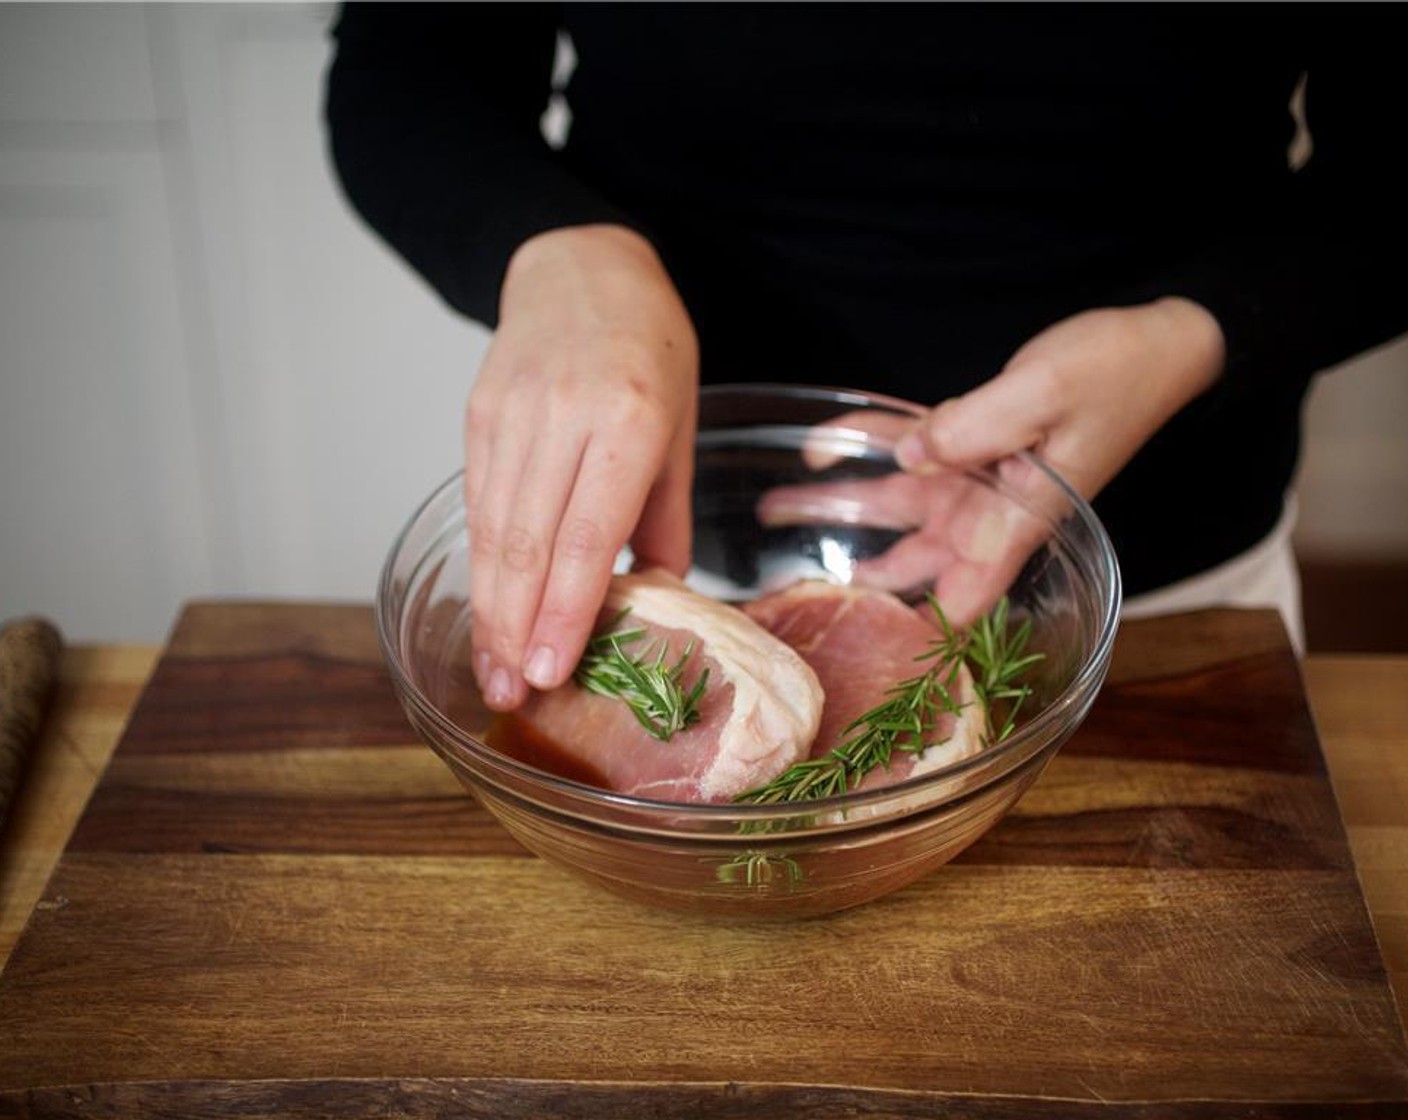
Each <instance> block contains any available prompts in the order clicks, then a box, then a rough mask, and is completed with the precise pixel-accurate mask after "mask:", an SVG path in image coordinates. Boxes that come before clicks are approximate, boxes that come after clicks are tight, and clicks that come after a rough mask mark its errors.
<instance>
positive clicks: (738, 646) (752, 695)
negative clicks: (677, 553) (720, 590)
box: [517, 569, 822, 802]
mask: <svg viewBox="0 0 1408 1120" xmlns="http://www.w3.org/2000/svg"><path fill="white" fill-rule="evenodd" d="M623 609H628V610H629V613H628V614H627V615H626V616H625V617H624V618H622V619H620V621H619V622H618V621H617V618H618V616H619V615H620V613H621V611H622V610H623ZM638 627H645V628H646V630H647V633H646V636H645V638H644V639H642V641H641V642H640V643H639V644H637V645H632V646H629V647H627V652H628V653H632V654H643V653H645V652H646V649H647V647H649V646H650V645H651V644H652V643H655V642H658V641H659V640H660V639H662V638H663V639H665V640H666V641H667V642H668V643H669V653H668V654H667V656H666V661H667V662H668V663H670V664H673V663H674V661H675V660H676V659H677V658H678V657H679V655H680V654H681V653H682V652H683V651H684V648H685V646H686V645H687V644H688V643H690V642H693V643H694V650H693V652H692V653H691V655H690V658H689V661H688V663H687V666H686V669H685V672H684V678H683V684H684V686H685V689H686V691H687V690H688V689H689V688H690V687H692V686H693V684H694V682H695V681H696V680H697V679H698V676H699V674H700V673H701V672H702V671H703V669H704V668H705V666H707V667H708V668H709V684H708V688H707V689H706V691H705V694H704V698H703V700H702V701H701V703H700V719H699V722H697V723H694V724H692V725H690V726H689V727H686V728H684V729H683V730H681V731H678V732H676V733H675V734H674V735H673V736H672V737H671V738H670V739H669V740H668V741H667V742H661V741H660V740H658V739H654V738H652V737H651V736H650V735H649V734H648V733H647V732H646V731H645V730H644V729H643V728H642V727H641V726H640V724H639V723H638V722H637V721H636V718H635V716H634V715H633V714H632V713H631V711H630V709H629V708H628V707H627V706H626V704H625V703H624V702H623V701H622V700H620V699H617V698H613V697H606V696H598V695H597V694H595V693H592V692H588V691H587V690H586V689H584V688H581V687H580V686H578V685H577V684H576V683H575V682H571V681H569V682H568V683H567V684H565V685H563V686H562V687H561V688H557V689H554V690H552V691H551V692H546V693H536V694H534V695H533V696H532V697H531V698H530V699H529V700H528V702H527V703H526V704H525V705H524V706H523V707H522V708H521V709H520V710H519V713H518V716H517V718H518V719H520V720H522V721H524V722H526V723H527V724H528V725H529V727H531V728H532V729H533V730H535V731H536V732H537V733H538V734H539V735H541V736H542V737H543V738H545V739H547V740H548V741H549V742H551V743H552V744H553V745H554V747H555V748H556V750H557V752H558V753H559V754H560V756H562V759H563V761H565V762H566V763H567V764H568V765H567V767H565V770H570V771H571V774H572V776H574V777H579V778H582V779H583V780H585V781H590V782H592V783H594V784H596V785H600V786H604V787H605V788H607V789H611V790H615V791H617V792H619V793H626V794H631V795H632V796H635V797H648V798H654V799H656V800H660V801H686V802H710V801H728V800H731V799H732V798H733V797H735V796H736V795H737V794H739V793H742V792H743V791H744V790H746V789H751V788H752V787H753V786H756V785H760V784H762V783H764V782H766V781H768V780H769V779H771V778H773V777H775V776H776V775H777V774H779V773H781V772H782V771H783V770H785V769H786V768H787V767H788V766H791V765H792V764H793V763H794V762H798V761H800V760H801V759H803V758H806V757H807V751H808V750H809V749H810V747H811V744H812V741H813V740H814V739H815V738H816V732H817V725H818V722H819V721H820V719H821V712H822V694H821V686H820V684H818V683H817V679H816V674H815V673H813V672H812V670H811V669H809V668H808V667H807V664H806V662H805V661H804V660H803V659H802V658H801V657H799V656H798V655H797V654H796V653H795V652H794V651H793V650H792V649H791V648H790V647H788V646H787V645H786V644H784V643H783V642H781V641H779V640H778V639H776V638H774V637H773V636H772V635H770V634H769V633H768V632H767V631H766V630H764V629H763V628H762V627H760V626H758V625H757V624H756V623H754V622H753V621H752V620H751V619H749V618H748V617H747V615H745V614H744V613H743V612H742V611H740V610H738V609H737V608H735V607H731V606H728V605H727V604H724V603H720V602H717V601H715V600H713V599H708V598H705V597H704V596H702V595H698V594H696V593H695V592H693V591H690V590H689V589H688V588H687V587H685V585H684V584H683V583H682V582H681V581H680V580H678V579H676V578H675V577H674V576H672V575H670V574H669V573H667V572H665V571H663V570H659V569H657V570H654V571H650V572H645V573H641V574H635V575H626V576H616V577H615V578H614V579H613V580H612V581H611V588H610V591H609V593H608V594H607V598H606V605H605V607H604V608H603V609H602V612H601V615H600V616H599V617H598V619H597V632H598V633H602V632H605V631H606V630H607V629H611V630H622V629H636V628H638Z"/></svg>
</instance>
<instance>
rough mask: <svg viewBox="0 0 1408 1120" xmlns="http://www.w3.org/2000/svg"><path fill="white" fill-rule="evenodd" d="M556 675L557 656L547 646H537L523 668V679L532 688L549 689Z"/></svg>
mask: <svg viewBox="0 0 1408 1120" xmlns="http://www.w3.org/2000/svg"><path fill="white" fill-rule="evenodd" d="M556 673H557V654H555V653H553V651H552V649H551V647H549V646H539V647H538V648H537V649H535V650H534V651H533V656H532V657H530V658H528V664H527V665H525V666H524V667H523V676H524V679H526V680H527V681H528V683H529V684H531V685H532V686H533V687H534V688H551V687H552V686H553V684H554V683H555V682H554V679H553V678H554V676H555V674H556Z"/></svg>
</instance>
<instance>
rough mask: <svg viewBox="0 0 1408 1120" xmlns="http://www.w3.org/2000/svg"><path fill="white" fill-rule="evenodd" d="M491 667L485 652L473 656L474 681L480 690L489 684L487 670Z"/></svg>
mask: <svg viewBox="0 0 1408 1120" xmlns="http://www.w3.org/2000/svg"><path fill="white" fill-rule="evenodd" d="M493 667H494V666H493V663H492V662H491V661H490V660H489V654H488V651H487V650H486V651H483V652H481V653H476V654H475V655H474V679H475V680H477V681H478V682H479V687H480V688H483V687H484V686H485V685H487V684H488V683H489V670H490V669H492V668H493Z"/></svg>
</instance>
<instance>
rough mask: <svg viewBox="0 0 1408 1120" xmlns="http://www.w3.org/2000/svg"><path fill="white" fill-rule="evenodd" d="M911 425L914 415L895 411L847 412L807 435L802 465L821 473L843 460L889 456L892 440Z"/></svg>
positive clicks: (818, 425)
mask: <svg viewBox="0 0 1408 1120" xmlns="http://www.w3.org/2000/svg"><path fill="white" fill-rule="evenodd" d="M913 426H914V417H913V416H906V415H902V414H900V413H896V412H881V411H876V410H874V409H864V410H859V411H856V412H846V413H843V414H841V415H840V416H837V417H836V418H835V419H834V420H828V421H826V423H824V424H817V425H815V426H814V427H813V428H812V429H811V430H810V431H809V432H808V433H807V437H806V439H805V440H804V441H803V443H802V462H803V463H805V464H806V466H807V468H808V469H809V470H813V471H822V470H826V469H827V468H828V467H833V466H835V465H836V464H837V463H840V462H842V461H844V460H846V459H864V458H870V457H873V456H874V455H875V453H876V452H879V453H881V454H884V455H889V454H891V449H892V448H893V447H894V445H895V441H896V440H898V439H899V438H900V437H901V436H902V435H903V434H904V433H905V432H907V431H908V430H909V429H910V428H912V427H913Z"/></svg>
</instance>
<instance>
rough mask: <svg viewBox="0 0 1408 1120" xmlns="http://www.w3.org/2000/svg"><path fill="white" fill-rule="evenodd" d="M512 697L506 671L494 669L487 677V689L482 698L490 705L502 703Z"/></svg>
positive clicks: (511, 687) (505, 702) (511, 689)
mask: <svg viewBox="0 0 1408 1120" xmlns="http://www.w3.org/2000/svg"><path fill="white" fill-rule="evenodd" d="M512 698H513V686H512V685H511V684H510V683H509V679H508V672H507V670H504V669H495V670H494V672H493V675H492V676H491V677H490V678H489V690H488V692H487V693H485V696H484V699H486V700H487V701H489V703H490V705H496V706H497V705H504V704H507V703H508V702H509V701H510V700H511V699H512Z"/></svg>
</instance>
